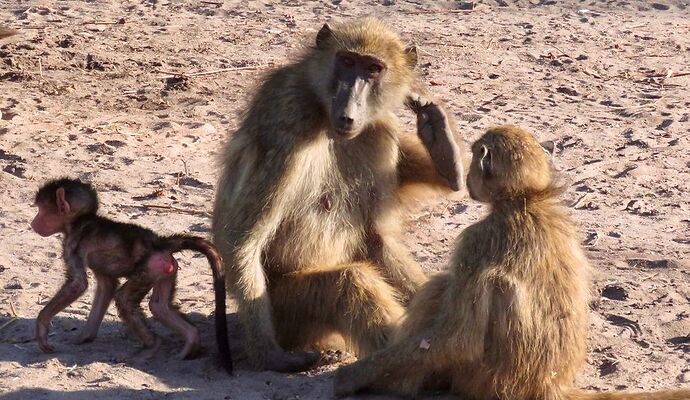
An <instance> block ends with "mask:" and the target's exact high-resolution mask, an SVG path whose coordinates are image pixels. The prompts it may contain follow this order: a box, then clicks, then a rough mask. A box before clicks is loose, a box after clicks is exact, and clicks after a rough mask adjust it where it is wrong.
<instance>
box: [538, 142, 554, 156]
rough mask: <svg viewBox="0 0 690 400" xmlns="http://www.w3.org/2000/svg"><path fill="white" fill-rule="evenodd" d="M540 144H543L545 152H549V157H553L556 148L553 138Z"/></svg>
mask: <svg viewBox="0 0 690 400" xmlns="http://www.w3.org/2000/svg"><path fill="white" fill-rule="evenodd" d="M539 144H540V145H541V148H542V149H544V152H545V153H546V154H548V155H549V157H551V158H553V153H554V152H555V150H556V142H554V141H553V140H547V141H545V142H541V143H539Z"/></svg>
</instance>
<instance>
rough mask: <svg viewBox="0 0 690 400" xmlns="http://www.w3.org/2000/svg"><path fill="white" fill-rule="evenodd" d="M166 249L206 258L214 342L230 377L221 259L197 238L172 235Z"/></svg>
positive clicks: (230, 355)
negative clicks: (210, 281) (212, 298)
mask: <svg viewBox="0 0 690 400" xmlns="http://www.w3.org/2000/svg"><path fill="white" fill-rule="evenodd" d="M165 240H166V242H167V244H168V246H167V247H168V248H170V249H171V251H172V252H173V253H175V252H178V251H182V250H194V251H198V252H199V253H202V254H203V255H205V256H206V259H207V260H208V262H209V264H211V273H212V275H213V291H214V294H215V298H216V322H215V325H216V341H217V343H218V352H219V353H220V359H221V363H222V365H223V368H224V369H225V370H226V371H227V372H228V374H230V375H232V354H231V353H230V344H229V341H228V324H227V318H226V310H225V273H224V270H223V259H222V257H221V255H220V253H219V252H218V249H217V248H216V246H215V245H214V244H213V243H211V242H210V241H209V240H206V239H204V238H200V237H198V236H190V235H172V236H168V237H166V238H165Z"/></svg>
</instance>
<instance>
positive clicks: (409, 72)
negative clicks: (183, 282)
mask: <svg viewBox="0 0 690 400" xmlns="http://www.w3.org/2000/svg"><path fill="white" fill-rule="evenodd" d="M416 60H417V56H416V51H415V50H414V48H412V47H407V48H406V47H405V46H404V45H403V44H402V43H401V41H400V39H399V38H398V37H397V35H396V34H395V33H393V32H392V31H391V30H389V29H388V28H387V27H386V26H385V25H384V24H383V23H381V22H380V21H377V20H374V19H364V20H357V21H352V22H348V23H344V24H340V25H337V26H334V27H333V28H331V27H330V26H329V25H324V26H323V28H322V29H321V30H320V31H319V33H318V34H317V36H316V43H315V46H314V47H313V48H310V49H308V50H307V51H306V52H305V53H304V54H303V56H302V57H301V58H300V59H299V60H298V61H296V62H295V63H292V64H290V65H287V66H285V67H282V68H279V69H277V70H275V71H273V72H272V73H270V75H269V76H268V77H267V78H266V79H265V80H264V81H263V83H262V84H261V85H260V87H259V88H258V91H257V93H256V94H255V95H254V97H253V99H252V101H251V103H250V105H249V108H248V110H247V111H246V113H245V115H244V119H243V121H242V123H241V126H240V128H239V129H238V131H237V132H235V133H234V135H233V136H232V137H231V139H230V140H229V141H228V143H227V146H226V148H225V150H224V151H223V159H222V163H223V170H222V173H221V178H220V181H219V184H218V189H217V193H216V202H215V209H214V217H213V228H212V230H213V236H214V239H215V243H216V245H217V246H218V248H219V249H220V251H221V253H222V256H223V258H224V260H225V263H226V270H227V274H228V275H227V277H228V278H227V279H228V284H229V289H230V290H231V291H232V292H233V293H234V294H235V296H236V298H237V299H238V303H239V310H238V313H239V316H240V320H241V322H242V324H243V325H244V328H245V333H246V337H247V351H248V355H249V359H250V361H251V363H252V364H253V365H254V367H256V368H259V369H272V370H278V371H297V370H303V369H306V368H309V367H310V366H311V365H313V364H314V362H315V361H316V358H317V355H316V354H314V353H309V352H301V350H313V349H318V345H319V342H320V341H321V340H322V339H323V338H324V337H326V336H329V335H330V334H333V333H335V334H339V335H341V336H342V337H343V338H344V339H345V342H346V343H347V345H348V349H349V350H352V351H354V352H355V353H356V354H358V355H365V354H369V353H370V352H372V351H374V350H376V349H378V348H380V347H381V346H383V345H384V344H385V343H386V341H387V339H388V338H389V333H390V329H391V326H392V325H393V324H394V323H395V321H397V320H398V318H399V317H400V316H401V315H402V313H403V307H402V301H405V300H406V299H408V298H409V297H410V296H411V295H412V294H413V293H414V292H415V291H416V290H417V288H418V287H419V286H420V285H422V284H423V283H424V282H425V281H426V277H425V275H424V274H423V272H422V271H421V269H420V268H419V266H418V265H417V264H416V263H415V261H414V260H413V259H412V257H411V256H410V255H409V254H408V252H407V250H406V249H405V248H404V247H402V246H401V245H400V226H399V225H400V224H399V215H398V211H399V201H400V198H401V195H400V193H401V190H402V189H406V188H409V187H413V186H414V187H415V188H419V187H426V188H430V189H442V190H447V191H450V190H459V189H460V185H461V182H462V179H461V177H462V165H461V164H462V163H461V162H460V154H461V152H460V148H459V145H458V143H457V142H456V140H455V138H454V133H453V131H452V129H451V126H450V125H451V124H450V122H449V118H448V116H447V115H446V113H445V111H444V110H443V109H442V108H441V107H440V106H439V105H437V104H435V103H433V102H430V101H428V100H425V99H424V98H420V97H418V94H417V93H414V92H413V89H412V85H413V82H414V79H415V76H414V72H413V69H414V66H415V64H416ZM406 101H407V102H408V105H410V106H411V107H412V108H413V109H414V110H415V111H416V112H417V113H418V129H419V132H418V136H419V138H415V140H407V139H405V140H403V139H401V136H400V135H399V128H398V121H397V118H396V117H395V115H394V114H393V112H394V111H395V110H397V109H398V108H399V107H400V106H401V105H403V103H404V102H406ZM420 139H421V140H420ZM414 192H415V193H418V191H414ZM405 193H412V192H405ZM283 349H287V350H300V352H296V353H288V352H285V351H284V350H283Z"/></svg>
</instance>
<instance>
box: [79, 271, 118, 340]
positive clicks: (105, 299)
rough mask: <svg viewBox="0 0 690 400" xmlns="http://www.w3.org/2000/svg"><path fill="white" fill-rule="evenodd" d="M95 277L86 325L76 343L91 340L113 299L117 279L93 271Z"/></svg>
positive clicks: (94, 336)
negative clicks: (94, 288)
mask: <svg viewBox="0 0 690 400" xmlns="http://www.w3.org/2000/svg"><path fill="white" fill-rule="evenodd" d="M94 276H95V277H96V293H95V295H94V298H93V306H92V307H91V312H90V313H89V317H88V319H87V320H86V326H85V327H84V330H83V331H82V333H81V335H79V337H78V338H77V340H76V343H77V344H81V343H87V342H91V341H93V340H94V339H95V338H96V334H97V333H98V327H99V326H101V322H102V321H103V316H104V315H105V312H106V311H107V310H108V306H109V305H110V302H111V301H112V299H113V295H114V294H115V289H116V288H117V279H116V278H111V277H108V276H105V275H101V274H98V273H95V272H94Z"/></svg>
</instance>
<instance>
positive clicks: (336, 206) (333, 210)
mask: <svg viewBox="0 0 690 400" xmlns="http://www.w3.org/2000/svg"><path fill="white" fill-rule="evenodd" d="M371 150H372V149H368V150H367V151H364V150H363V151H358V150H357V149H345V150H343V149H342V148H337V147H334V146H332V144H331V145H328V146H323V147H321V148H318V147H315V148H313V149H310V151H309V153H308V154H305V156H304V157H303V158H302V159H303V160H304V165H303V166H302V171H301V174H300V176H299V177H297V178H296V179H295V186H294V187H293V189H294V190H295V191H296V192H295V197H294V199H295V201H294V203H293V205H292V207H291V212H290V213H289V214H288V218H285V219H284V220H283V221H282V223H281V225H280V228H279V229H278V232H277V237H276V240H275V241H274V243H273V246H271V250H270V252H269V255H270V257H271V258H272V259H273V261H275V262H276V264H279V265H280V266H281V268H280V269H281V270H283V269H286V270H294V269H296V268H300V267H301V266H303V265H305V264H306V265H314V266H316V265H324V264H337V263H343V262H348V261H352V260H353V259H355V258H358V257H361V253H362V251H363V248H364V247H365V246H364V241H365V237H366V234H367V231H368V230H369V229H371V227H372V226H373V225H374V221H375V220H376V218H377V215H378V213H379V208H380V205H381V203H382V201H383V200H384V199H386V198H388V197H390V195H391V193H392V190H393V188H394V187H395V185H396V184H397V177H396V176H397V175H396V174H395V173H394V171H395V164H396V161H397V160H395V159H391V158H390V157H388V158H387V157H386V156H385V154H384V155H381V154H379V155H378V158H375V157H373V155H369V154H367V152H368V151H371ZM384 161H388V165H384Z"/></svg>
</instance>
